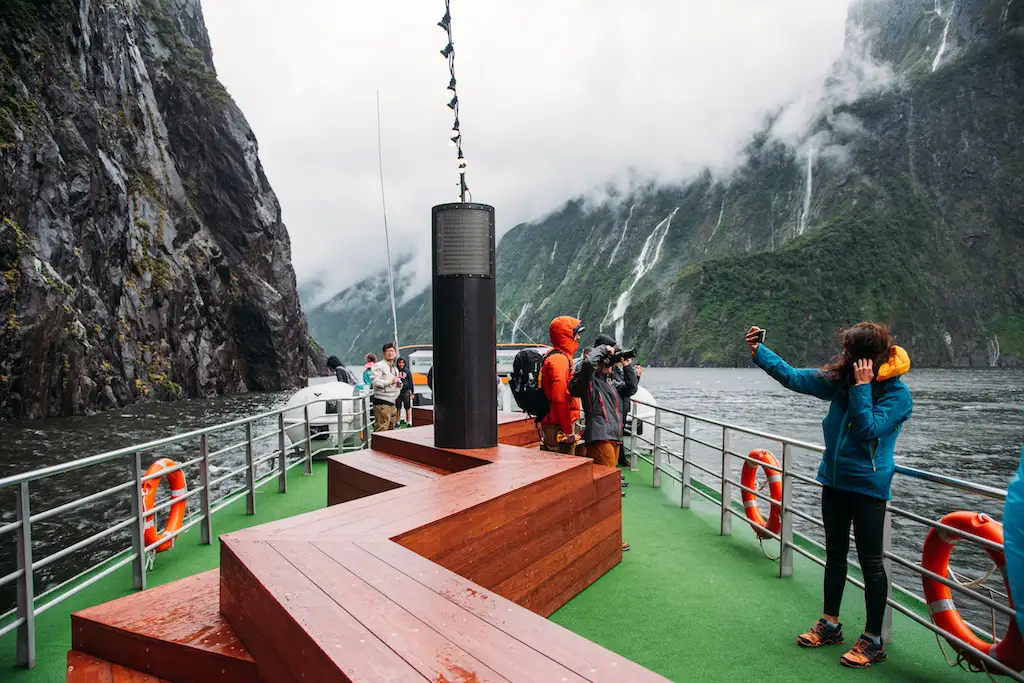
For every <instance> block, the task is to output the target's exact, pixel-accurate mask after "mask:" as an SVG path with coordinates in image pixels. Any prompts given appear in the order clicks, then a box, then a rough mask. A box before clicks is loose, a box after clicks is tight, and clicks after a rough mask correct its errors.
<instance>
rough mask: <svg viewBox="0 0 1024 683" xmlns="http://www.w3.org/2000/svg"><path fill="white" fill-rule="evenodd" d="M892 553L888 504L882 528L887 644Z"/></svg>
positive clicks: (886, 637)
mask: <svg viewBox="0 0 1024 683" xmlns="http://www.w3.org/2000/svg"><path fill="white" fill-rule="evenodd" d="M891 552H892V513H891V512H889V506H888V504H886V507H885V523H884V525H883V526H882V567H883V568H884V569H885V576H886V579H887V581H886V587H885V597H886V603H885V612H884V613H883V615H882V633H881V634H880V635H881V636H882V641H883V642H885V643H891V642H892V607H891V606H890V605H889V601H890V600H892V560H890V559H889V553H891Z"/></svg>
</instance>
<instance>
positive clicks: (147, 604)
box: [71, 570, 257, 683]
mask: <svg viewBox="0 0 1024 683" xmlns="http://www.w3.org/2000/svg"><path fill="white" fill-rule="evenodd" d="M219 593H220V577H219V573H218V572H217V570H212V571H208V572H203V573H202V574H197V575H195V576H190V577H188V578H186V579H182V580H180V581H176V582H174V583H171V584H166V585H163V586H158V587H156V588H152V589H150V590H147V591H143V592H141V593H133V594H131V595H129V596H126V597H124V598H121V599H120V600H116V601H114V602H109V603H106V604H103V605H97V606H95V607H90V608H89V609H85V610H81V611H79V612H75V613H73V614H72V615H71V647H72V648H73V649H74V650H77V651H79V652H81V653H85V654H89V655H93V656H95V657H97V658H99V659H104V660H109V661H116V662H117V663H119V664H122V665H124V666H126V667H129V668H131V669H137V670H139V671H142V672H145V673H147V674H150V675H152V676H156V677H159V678H166V679H169V680H174V681H190V680H197V681H198V680H208V681H223V682H229V681H230V682H231V683H234V682H235V681H239V682H241V681H256V680H257V669H256V663H255V662H254V661H253V659H252V657H250V656H249V653H248V652H247V651H246V649H245V646H244V645H242V641H241V640H239V639H238V637H237V636H236V635H235V632H234V629H232V627H231V625H230V624H229V623H228V622H227V620H226V619H225V618H224V617H223V616H222V615H221V612H220V609H219V607H218V605H219V602H220V600H219Z"/></svg>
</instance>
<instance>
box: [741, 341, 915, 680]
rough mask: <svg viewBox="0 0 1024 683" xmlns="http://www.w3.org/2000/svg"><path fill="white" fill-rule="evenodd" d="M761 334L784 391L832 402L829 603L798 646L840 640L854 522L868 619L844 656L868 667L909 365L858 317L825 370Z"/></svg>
mask: <svg viewBox="0 0 1024 683" xmlns="http://www.w3.org/2000/svg"><path fill="white" fill-rule="evenodd" d="M760 331H761V328H759V327H756V326H755V327H751V328H750V331H749V332H747V338H746V341H747V345H749V346H750V348H751V351H752V352H753V357H754V362H755V363H756V364H757V365H758V366H759V367H761V369H763V370H764V371H765V372H767V373H768V374H769V375H771V376H772V377H773V378H775V379H776V380H777V381H778V382H779V383H780V384H782V385H783V386H785V387H786V388H787V389H791V390H793V391H796V392H799V393H801V394H808V395H810V396H816V397H817V398H820V399H824V400H826V401H831V402H832V404H831V405H830V406H829V410H828V415H827V416H826V417H825V420H824V421H823V422H822V429H823V431H824V437H825V451H824V453H823V454H822V458H821V464H820V465H819V466H818V477H817V479H818V481H819V482H820V483H821V484H822V491H821V516H822V519H823V521H824V524H825V555H826V560H825V591H824V592H825V609H824V614H823V615H822V617H821V619H819V620H818V623H817V624H815V625H814V627H813V628H812V629H811V630H810V631H808V632H807V633H804V634H802V635H800V636H799V637H798V638H797V643H798V644H799V645H802V646H803V647H820V646H822V645H838V644H841V643H842V642H843V626H842V624H841V623H839V606H840V603H841V602H842V599H843V588H844V587H845V585H846V556H847V554H848V553H849V550H850V525H851V524H853V529H854V539H855V541H856V543H857V557H858V559H859V560H860V564H861V568H862V571H863V574H864V605H865V608H866V611H867V625H866V626H865V629H864V634H863V635H861V637H860V638H859V639H858V640H857V644H856V645H854V647H853V649H851V650H850V651H849V652H847V653H846V654H844V655H843V656H842V658H841V660H840V661H841V662H842V663H843V664H844V665H846V666H850V667H854V668H865V667H868V666H871V665H872V664H875V663H877V662H881V661H884V660H885V658H886V652H885V646H884V644H883V643H882V639H881V633H882V618H883V616H884V614H885V606H886V593H887V589H888V577H887V576H886V574H885V568H884V567H883V565H882V534H883V527H884V523H885V508H886V501H887V500H889V499H890V498H891V497H892V496H891V493H890V484H891V482H892V475H893V472H894V471H895V468H896V463H895V460H894V455H893V451H894V447H895V445H896V437H897V436H899V433H900V430H901V429H902V426H903V423H904V422H906V421H907V420H908V419H909V418H910V415H911V411H912V408H913V402H912V400H911V397H910V390H909V389H908V388H907V386H906V385H905V384H904V383H903V381H902V380H901V379H900V376H901V375H903V374H905V373H906V372H907V371H908V370H909V369H910V356H909V355H908V354H907V352H906V350H904V349H903V348H901V347H899V346H895V345H894V344H893V343H892V337H891V335H890V334H889V330H888V329H887V328H885V327H884V326H882V325H879V324H877V323H872V322H862V323H857V324H856V325H854V326H853V327H851V328H849V329H846V330H843V331H842V332H840V333H839V340H840V342H841V344H842V349H841V351H840V353H839V355H838V356H837V358H836V359H835V361H834V362H832V363H831V364H829V365H826V366H825V367H824V368H821V369H811V370H796V369H794V368H793V367H791V366H790V365H789V364H788V363H786V361H784V360H782V358H780V357H779V356H778V355H776V354H775V353H773V352H772V351H771V350H770V349H768V347H766V346H765V345H764V344H762V343H758V336H759V333H760ZM875 368H877V371H876V370H875Z"/></svg>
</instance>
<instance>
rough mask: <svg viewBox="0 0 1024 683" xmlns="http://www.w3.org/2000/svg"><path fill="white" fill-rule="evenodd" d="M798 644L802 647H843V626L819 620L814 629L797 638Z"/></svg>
mask: <svg viewBox="0 0 1024 683" xmlns="http://www.w3.org/2000/svg"><path fill="white" fill-rule="evenodd" d="M796 644H797V645H800V646H801V647H821V646H822V645H842V644H843V625H842V624H833V623H831V622H830V621H827V620H825V619H818V623H817V624H815V625H814V628H812V629H811V630H810V631H808V632H807V633H803V634H801V635H799V636H797V637H796Z"/></svg>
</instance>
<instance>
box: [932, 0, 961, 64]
mask: <svg viewBox="0 0 1024 683" xmlns="http://www.w3.org/2000/svg"><path fill="white" fill-rule="evenodd" d="M955 8H956V3H953V4H952V5H950V6H949V13H948V14H945V15H944V14H943V13H942V8H941V7H939V0H935V14H937V15H938V17H939V19H943V20H944V21H945V22H946V26H945V28H943V29H942V43H940V44H939V51H938V52H936V53H935V59H934V60H932V72H933V73H934V72H935V70H936V69H938V68H939V64H941V63H942V55H944V54H945V53H946V39H947V38H949V25H950V24H951V23H953V10H954V9H955Z"/></svg>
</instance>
